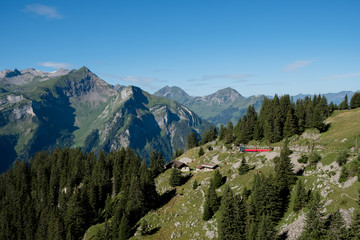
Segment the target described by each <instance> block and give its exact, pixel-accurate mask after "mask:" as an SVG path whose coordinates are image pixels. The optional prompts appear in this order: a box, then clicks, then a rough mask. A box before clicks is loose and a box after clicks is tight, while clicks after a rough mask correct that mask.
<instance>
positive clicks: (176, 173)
mask: <svg viewBox="0 0 360 240" xmlns="http://www.w3.org/2000/svg"><path fill="white" fill-rule="evenodd" d="M169 181H170V182H169V184H170V186H172V187H177V186H181V184H182V175H181V171H180V170H178V169H177V168H173V169H172V172H171V175H170V180H169Z"/></svg>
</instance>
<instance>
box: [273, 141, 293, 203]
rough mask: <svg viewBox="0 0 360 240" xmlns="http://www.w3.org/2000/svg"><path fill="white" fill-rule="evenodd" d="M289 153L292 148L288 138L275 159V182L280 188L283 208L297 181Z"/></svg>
mask: <svg viewBox="0 0 360 240" xmlns="http://www.w3.org/2000/svg"><path fill="white" fill-rule="evenodd" d="M289 155H290V149H289V148H288V140H287V139H285V141H284V146H283V147H282V149H281V152H280V157H279V158H276V159H274V161H275V168H274V170H275V184H276V186H277V189H278V190H279V198H280V201H281V202H282V204H283V208H282V209H283V210H285V209H286V205H287V202H288V197H289V194H290V186H291V185H293V184H294V183H295V182H296V176H295V174H294V173H293V164H292V163H291V160H290V157H289Z"/></svg>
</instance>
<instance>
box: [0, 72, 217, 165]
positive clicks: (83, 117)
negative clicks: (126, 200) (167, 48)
mask: <svg viewBox="0 0 360 240" xmlns="http://www.w3.org/2000/svg"><path fill="white" fill-rule="evenodd" d="M0 89H2V90H1V93H0V151H1V152H2V153H3V154H2V157H1V158H2V159H1V163H0V171H4V170H6V169H7V168H8V167H9V166H10V165H11V164H12V162H13V161H14V160H15V159H25V160H28V159H30V158H31V157H32V156H33V154H34V153H36V152H38V151H41V150H46V151H49V150H51V149H54V148H56V147H75V148H81V149H83V150H85V151H91V150H93V151H95V153H98V152H100V151H102V150H104V151H108V152H109V151H112V150H116V149H120V148H121V147H131V148H132V149H134V150H135V152H136V153H137V154H138V155H140V156H141V157H142V158H145V159H149V155H150V153H151V151H152V150H155V151H160V150H161V152H162V154H163V156H164V158H165V160H170V158H171V156H172V153H173V151H175V150H176V149H178V148H185V146H186V138H187V136H188V134H189V133H190V132H195V133H196V134H197V135H200V134H202V132H204V131H205V130H206V128H207V127H209V126H210V124H209V123H208V122H206V121H203V120H202V119H200V118H199V117H198V116H197V115H196V114H195V113H194V112H192V111H191V110H189V109H188V108H186V107H184V106H182V105H181V104H179V103H177V102H175V101H173V100H170V99H167V98H164V97H158V96H155V95H152V94H149V93H147V92H145V91H143V90H141V89H140V88H138V87H135V86H128V87H125V86H117V87H114V86H112V85H109V84H108V83H106V82H105V81H103V80H102V79H100V78H99V77H98V76H96V75H95V74H94V73H92V72H91V71H90V70H89V69H87V68H86V67H82V68H80V69H79V70H65V69H59V70H58V71H56V72H53V73H46V72H41V71H37V70H34V69H25V70H22V71H19V70H17V69H15V70H14V71H9V70H5V71H3V72H0Z"/></svg>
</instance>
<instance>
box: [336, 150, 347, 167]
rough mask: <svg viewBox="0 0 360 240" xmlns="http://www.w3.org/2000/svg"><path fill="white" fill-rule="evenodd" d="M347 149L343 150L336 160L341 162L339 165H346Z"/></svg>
mask: <svg viewBox="0 0 360 240" xmlns="http://www.w3.org/2000/svg"><path fill="white" fill-rule="evenodd" d="M347 156H348V153H347V151H341V152H340V153H339V155H338V156H337V158H336V162H337V163H338V164H339V166H342V165H344V164H345V163H346V162H347Z"/></svg>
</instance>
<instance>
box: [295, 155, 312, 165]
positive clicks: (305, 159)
mask: <svg viewBox="0 0 360 240" xmlns="http://www.w3.org/2000/svg"><path fill="white" fill-rule="evenodd" d="M308 159H309V157H308V156H306V155H301V157H300V158H299V159H298V160H297V161H298V163H305V164H306V163H308Z"/></svg>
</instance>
